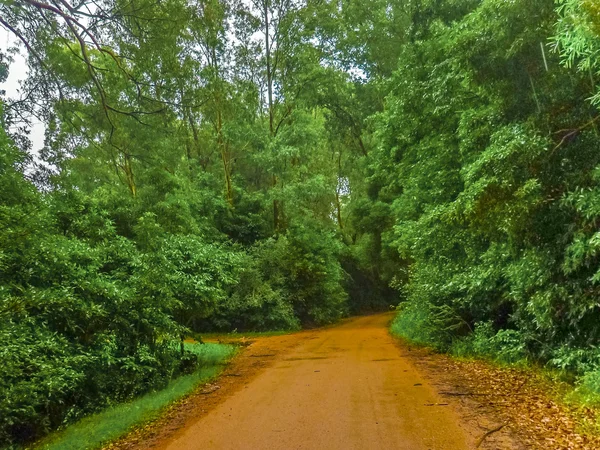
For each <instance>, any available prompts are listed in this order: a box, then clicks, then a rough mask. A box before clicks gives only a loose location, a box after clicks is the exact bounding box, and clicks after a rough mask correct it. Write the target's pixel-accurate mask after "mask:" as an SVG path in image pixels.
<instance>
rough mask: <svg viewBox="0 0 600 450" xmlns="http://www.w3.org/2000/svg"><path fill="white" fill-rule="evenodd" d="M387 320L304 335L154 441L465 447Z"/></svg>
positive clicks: (201, 448)
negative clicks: (216, 401)
mask: <svg viewBox="0 0 600 450" xmlns="http://www.w3.org/2000/svg"><path fill="white" fill-rule="evenodd" d="M390 318H391V316H390V315H389V314H385V315H377V316H369V317H361V318H357V319H352V320H349V321H346V322H344V323H343V324H342V325H340V326H337V327H333V328H328V329H323V330H318V331H313V332H310V333H309V337H308V338H306V337H305V338H304V339H300V340H299V343H298V345H297V346H296V347H295V348H293V350H291V352H289V351H288V352H287V353H285V355H284V356H283V357H282V358H280V359H278V360H276V361H275V362H274V363H273V365H272V366H271V367H269V368H268V369H266V370H264V371H262V372H261V373H260V374H259V375H258V376H256V377H255V378H254V379H253V380H252V381H251V382H249V383H248V384H247V385H246V386H244V387H243V388H241V389H240V390H239V391H238V392H237V393H235V395H232V396H230V397H229V398H227V399H226V400H225V401H224V402H222V403H221V404H219V405H217V406H216V408H214V409H212V410H211V411H209V412H208V413H207V414H205V415H203V416H202V417H201V418H200V419H199V420H198V421H197V422H195V423H192V424H191V425H190V426H187V427H186V428H184V429H183V430H181V431H179V432H178V433H177V434H176V435H175V436H174V437H173V438H172V439H171V440H170V441H169V442H166V443H164V445H163V446H162V448H164V449H169V450H195V449H198V450H205V449H220V450H238V449H239V450H242V449H243V450H262V449H265V450H279V449H281V450H283V449H285V450H292V449H327V450H337V449H339V450H342V449H343V450H352V449H361V450H362V449H374V450H375V449H378V450H380V449H382V450H383V449H394V450H404V449H406V450H408V449H411V450H412V449H415V450H417V449H419V450H420V449H424V450H427V449H443V450H454V449H467V448H473V447H474V445H473V442H472V440H471V438H470V437H469V434H468V433H467V432H465V430H463V429H462V428H461V426H460V424H459V420H458V417H457V416H456V415H455V413H454V411H453V410H452V409H451V408H450V407H448V406H446V405H444V404H443V400H441V399H440V398H439V397H438V395H437V394H436V393H435V391H434V389H433V388H432V387H431V386H429V385H428V384H427V382H426V381H425V380H423V379H422V378H421V377H420V376H419V374H418V372H416V370H415V369H414V368H413V367H412V366H411V365H410V364H409V363H408V362H407V361H406V360H405V359H403V358H402V357H401V354H400V351H399V349H398V347H397V346H396V344H395V342H394V340H393V339H392V338H391V337H390V335H389V334H388V332H387V325H388V322H389V321H390ZM263 356H265V357H268V356H270V355H263ZM440 403H441V404H440Z"/></svg>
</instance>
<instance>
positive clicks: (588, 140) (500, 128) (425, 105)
mask: <svg viewBox="0 0 600 450" xmlns="http://www.w3.org/2000/svg"><path fill="white" fill-rule="evenodd" d="M0 28H2V29H3V30H4V31H5V32H7V33H8V34H9V35H10V36H12V39H13V42H14V46H15V47H20V49H21V52H22V54H24V55H25V56H26V63H27V66H28V70H29V71H28V77H27V79H26V80H25V81H24V82H23V84H22V86H21V94H20V95H19V96H18V97H19V98H13V97H15V96H14V95H0V109H1V113H0V116H1V124H2V127H1V129H0V361H1V364H0V447H7V448H12V447H17V446H19V445H22V444H26V443H30V442H34V441H36V440H38V439H40V438H43V437H44V436H46V435H47V434H48V433H49V432H51V431H53V430H57V429H62V428H64V427H65V426H66V425H68V424H70V423H74V422H76V421H78V420H80V419H82V418H83V417H86V416H89V415H91V414H96V413H98V412H99V411H102V410H104V409H105V408H107V407H113V406H115V405H117V404H120V403H123V402H131V401H133V400H134V399H136V398H140V397H141V396H143V395H145V394H147V393H148V392H150V391H153V390H156V389H160V388H162V387H164V386H166V385H168V384H169V383H172V382H173V380H177V379H181V378H180V377H182V376H186V374H190V373H192V372H194V370H196V368H197V367H200V366H202V362H201V358H200V359H199V358H198V355H196V354H194V353H193V352H190V351H189V350H186V348H185V345H184V344H183V342H184V340H185V338H186V337H187V336H190V335H200V336H201V335H202V334H203V333H210V332H229V331H233V330H237V331H238V332H264V331H271V330H298V329H300V328H302V327H310V326H315V325H323V324H328V323H333V322H335V321H337V320H338V319H340V318H341V317H344V316H346V315H348V314H358V313H364V312H371V311H381V310H388V309H389V308H390V306H393V307H395V306H396V305H398V304H399V303H401V306H400V313H399V317H398V318H397V321H396V322H395V325H394V326H395V327H396V329H397V330H399V332H400V333H401V334H403V335H405V336H407V337H409V338H412V339H415V340H418V341H421V342H425V343H428V344H430V345H433V346H435V347H437V348H439V349H441V350H444V351H454V352H455V353H457V354H462V355H466V354H478V355H483V356H490V357H493V358H500V359H502V360H506V361H508V362H515V361H519V360H526V361H532V362H535V363H537V364H541V365H547V366H548V367H550V368H554V369H556V370H560V371H562V372H563V373H565V374H570V376H573V377H575V378H576V379H577V383H579V385H581V386H582V388H583V387H586V389H589V391H590V392H598V393H600V350H598V345H599V344H600V327H598V325H597V324H598V323H599V320H600V302H599V300H598V299H599V298H600V297H599V296H600V287H599V284H598V283H599V281H600V272H599V264H600V235H599V234H598V225H599V224H600V184H599V180H600V152H598V148H599V147H600V129H599V127H600V115H599V112H598V107H599V106H600V89H599V84H600V82H599V80H600V56H599V55H600V9H599V8H598V5H597V2H595V1H592V0H558V1H553V0H514V1H510V2H505V1H504V2H499V1H497V0H467V1H462V0H461V1H456V0H418V1H417V0H373V1H369V2H364V1H362V0H349V1H345V2H339V1H337V0H322V1H321V0H320V1H312V0H281V1H277V2H275V1H271V0H251V1H237V0H198V1H197V2H189V1H187V0H172V1H169V2H156V1H154V0H135V1H134V2H131V1H121V0H104V1H102V2H97V1H87V0H83V1H78V2H74V1H71V0H65V1H62V0H61V1H58V0H47V1H46V0H42V1H33V0H22V1H18V2H16V1H0ZM13 54H14V51H13V49H3V50H0V81H4V80H5V79H6V78H7V76H8V74H9V71H10V62H11V58H12V55H13ZM34 118H35V120H39V121H41V122H42V123H44V124H45V126H46V130H45V133H46V135H45V143H44V145H43V147H42V148H39V149H38V148H35V149H34V148H32V143H31V140H30V136H28V131H27V130H28V129H29V128H30V127H29V125H30V123H29V122H30V121H31V120H34Z"/></svg>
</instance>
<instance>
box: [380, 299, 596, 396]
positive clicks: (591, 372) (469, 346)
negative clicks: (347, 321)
mask: <svg viewBox="0 0 600 450" xmlns="http://www.w3.org/2000/svg"><path fill="white" fill-rule="evenodd" d="M458 327H459V325H458V323H457V320H456V319H455V318H454V317H453V315H452V314H450V313H448V312H447V311H446V312H445V313H443V314H442V313H441V312H440V311H439V310H438V309H436V307H434V306H432V305H430V304H422V303H417V302H405V303H403V304H401V305H400V306H399V307H398V313H397V315H396V317H395V318H394V320H393V321H392V324H391V326H390V332H391V333H392V335H394V336H396V337H399V338H402V339H406V340H408V341H410V342H412V343H415V344H418V345H423V346H427V347H430V348H433V349H435V350H437V351H440V352H444V353H447V354H450V355H452V356H454V357H458V358H465V359H470V358H478V359H485V360H487V361H490V362H493V363H494V364H497V365H501V366H510V367H519V368H524V369H530V370H537V371H538V372H539V371H540V370H541V371H542V372H543V374H544V375H545V376H546V377H547V378H549V379H552V380H554V381H560V382H566V383H567V384H568V385H569V386H570V387H569V388H568V389H566V390H564V391H562V394H561V399H560V400H561V401H564V402H566V403H568V404H570V405H572V406H577V407H598V406H600V349H599V348H596V347H590V348H586V349H581V348H570V347H561V348H558V349H553V350H552V352H549V353H548V356H547V358H545V359H542V358H539V357H533V356H532V355H531V354H530V352H528V345H527V343H528V337H527V336H525V335H524V333H523V332H520V331H517V330H512V329H496V328H495V327H494V324H493V323H492V322H491V321H487V322H480V323H477V324H475V326H474V327H473V328H472V329H471V328H470V327H468V328H469V329H468V330H467V332H465V333H464V334H462V335H459V334H456V333H453V332H452V331H453V330H454V331H455V330H457V329H458Z"/></svg>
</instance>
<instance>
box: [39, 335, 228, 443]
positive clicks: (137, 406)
mask: <svg viewBox="0 0 600 450" xmlns="http://www.w3.org/2000/svg"><path fill="white" fill-rule="evenodd" d="M185 347H186V350H187V351H189V353H190V354H193V355H195V356H196V357H197V359H198V365H199V369H197V370H196V371H194V372H193V373H191V374H189V375H183V376H181V377H179V378H177V379H175V380H172V381H170V382H169V384H168V385H167V386H165V387H164V388H162V389H160V390H157V391H154V392H150V393H148V394H145V395H144V396H142V397H139V398H137V399H135V400H133V401H131V402H128V403H124V404H120V405H116V406H111V407H109V408H107V409H106V410H104V411H102V412H100V413H97V414H93V415H91V416H89V417H86V418H85V419H82V420H80V421H78V422H76V423H74V424H73V425H70V426H69V427H67V428H66V429H65V430H64V431H61V432H58V433H55V434H54V435H51V436H50V437H48V438H47V439H45V440H44V441H42V442H41V443H40V444H39V445H36V447H35V448H36V449H40V450H42V449H43V450H68V449H73V450H79V449H95V448H101V447H102V444H106V443H107V442H110V441H111V440H114V439H117V438H118V437H120V436H121V435H123V434H124V433H126V432H127V431H128V430H130V429H131V428H132V427H134V426H140V425H141V424H143V422H146V421H149V420H152V419H154V418H156V417H157V416H158V415H159V414H160V412H161V410H163V409H164V408H165V407H166V406H168V405H169V404H170V403H172V402H174V401H176V400H179V399H181V398H182V397H184V396H185V395H187V394H189V393H190V392H192V391H193V390H194V389H195V388H197V387H198V386H199V385H200V384H201V383H204V382H206V381H208V380H209V379H211V378H213V377H214V376H215V375H217V374H218V372H219V365H222V364H224V363H225V362H226V361H227V359H229V358H230V357H231V356H232V355H233V353H234V352H235V347H233V346H229V345H222V344H210V343H207V344H201V345H200V344H187V343H186V346H185Z"/></svg>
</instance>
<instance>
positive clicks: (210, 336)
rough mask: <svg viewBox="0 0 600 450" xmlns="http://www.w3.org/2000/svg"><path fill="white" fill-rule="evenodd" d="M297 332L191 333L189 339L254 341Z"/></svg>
mask: <svg viewBox="0 0 600 450" xmlns="http://www.w3.org/2000/svg"><path fill="white" fill-rule="evenodd" d="M296 331H298V330H279V331H248V332H246V331H244V332H237V331H233V332H230V333H193V334H192V335H191V336H190V337H191V338H193V339H195V340H197V341H199V342H202V341H204V340H207V341H216V340H219V339H221V340H224V341H230V340H237V339H256V338H262V337H271V336H283V335H284V334H290V333H294V332H296Z"/></svg>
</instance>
